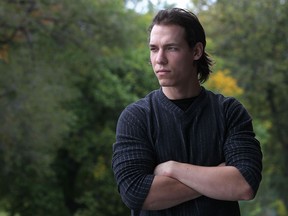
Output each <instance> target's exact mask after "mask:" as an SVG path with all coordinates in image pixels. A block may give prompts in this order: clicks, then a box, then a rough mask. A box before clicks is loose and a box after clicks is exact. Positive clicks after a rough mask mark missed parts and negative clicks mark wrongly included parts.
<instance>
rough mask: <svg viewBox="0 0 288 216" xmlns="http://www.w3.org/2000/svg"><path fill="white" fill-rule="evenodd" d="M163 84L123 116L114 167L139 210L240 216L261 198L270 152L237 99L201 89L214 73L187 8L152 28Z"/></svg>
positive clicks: (153, 55)
mask: <svg viewBox="0 0 288 216" xmlns="http://www.w3.org/2000/svg"><path fill="white" fill-rule="evenodd" d="M149 33H150V37H149V47H150V61H151V64H152V67H153V70H154V73H155V75H156V77H157V78H158V81H159V84H160V86H161V88H160V89H158V90H155V91H152V92H151V93H150V94H148V95H147V96H146V97H145V98H143V99H141V100H139V101H137V102H136V103H133V104H131V105H129V106H128V107H127V108H126V109H125V110H124V111H123V112H122V114H121V116H120V118H119V120H118V124H117V131H116V143H115V144H114V146H113V153H114V154H113V158H112V166H113V171H114V174H115V178H116V181H117V184H118V188H119V192H120V195H121V197H122V200H123V202H124V203H125V204H126V205H127V206H128V207H129V208H130V209H131V210H132V211H131V213H132V215H169V216H175V215H177V216H178V215H179V216H188V215H189V216H192V215H193V216H200V215H201V216H209V215H211V216H212V215H213V216H237V215H240V210H239V205H238V202H237V201H238V200H250V199H253V198H254V196H255V194H256V192H257V190H258V187H259V184H260V181H261V171H262V153H261V148H260V145H259V142H258V141H257V140H256V139H255V134H254V132H253V127H252V119H251V117H250V116H249V114H248V113H247V111H246V109H245V108H244V107H243V106H242V105H241V104H240V103H239V102H238V101H237V100H235V99H234V98H227V97H224V96H222V95H220V94H214V93H212V92H210V91H208V90H206V89H205V88H204V87H202V86H201V83H203V82H204V81H205V80H207V78H208V76H209V74H210V72H211V71H210V66H211V60H210V59H209V57H208V55H207V53H206V52H205V46H206V39H205V33H204V30H203V28H202V26H201V24H200V22H199V20H198V19H197V17H196V16H195V15H194V14H193V13H191V12H189V11H186V10H183V9H177V8H174V9H171V10H162V11H160V12H159V13H158V14H157V15H156V16H155V18H154V19H153V22H152V24H151V26H150V28H149Z"/></svg>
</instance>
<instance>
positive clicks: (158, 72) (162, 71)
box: [156, 69, 170, 75]
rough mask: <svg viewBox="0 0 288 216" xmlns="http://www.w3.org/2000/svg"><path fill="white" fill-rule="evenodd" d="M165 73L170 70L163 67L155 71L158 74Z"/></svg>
mask: <svg viewBox="0 0 288 216" xmlns="http://www.w3.org/2000/svg"><path fill="white" fill-rule="evenodd" d="M167 73H170V71H169V70H163V69H162V70H157V71H156V74H159V75H162V74H163V75H164V74H167Z"/></svg>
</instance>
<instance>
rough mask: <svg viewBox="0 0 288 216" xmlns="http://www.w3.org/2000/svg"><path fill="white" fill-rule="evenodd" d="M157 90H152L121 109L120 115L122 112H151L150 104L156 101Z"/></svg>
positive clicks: (138, 113) (135, 113) (134, 113)
mask: <svg viewBox="0 0 288 216" xmlns="http://www.w3.org/2000/svg"><path fill="white" fill-rule="evenodd" d="M158 97H159V90H154V91H151V92H150V93H148V94H147V95H146V96H145V97H143V98H140V99H139V100H137V101H135V102H133V103H131V104H129V105H128V106H126V108H125V109H124V110H123V112H122V115H123V114H124V113H126V114H127V113H129V114H130V115H137V116H138V115H147V113H149V112H151V110H152V106H153V105H155V104H156V103H158V102H157V101H158V99H157V98H158Z"/></svg>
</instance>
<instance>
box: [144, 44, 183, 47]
mask: <svg viewBox="0 0 288 216" xmlns="http://www.w3.org/2000/svg"><path fill="white" fill-rule="evenodd" d="M149 46H150V47H157V45H155V44H152V43H150V44H149ZM163 46H164V47H168V46H179V43H167V44H164V45H163Z"/></svg>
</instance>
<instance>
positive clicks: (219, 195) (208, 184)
mask: <svg viewBox="0 0 288 216" xmlns="http://www.w3.org/2000/svg"><path fill="white" fill-rule="evenodd" d="M157 169H158V170H157V172H159V173H158V174H163V175H165V176H169V177H171V178H175V179H177V180H179V181H180V182H182V183H183V184H185V185H187V186H189V187H191V188H193V189H194V190H197V191H199V193H201V194H203V195H205V196H207V197H210V198H213V199H219V200H249V199H252V198H253V196H254V195H253V191H252V189H251V187H250V185H249V184H248V183H247V182H246V180H245V179H244V177H243V176H242V175H241V173H240V172H239V171H238V169H237V168H236V167H232V166H217V167H204V166H195V165H191V164H185V163H178V162H175V161H169V162H166V163H164V165H163V166H162V167H161V165H160V166H159V167H158V168H157Z"/></svg>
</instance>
